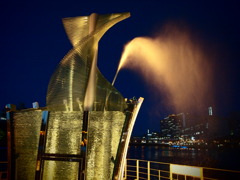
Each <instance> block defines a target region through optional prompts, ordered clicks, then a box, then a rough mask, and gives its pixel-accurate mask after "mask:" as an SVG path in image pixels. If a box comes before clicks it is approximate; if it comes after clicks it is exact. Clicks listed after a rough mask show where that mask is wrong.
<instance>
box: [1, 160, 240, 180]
mask: <svg viewBox="0 0 240 180" xmlns="http://www.w3.org/2000/svg"><path fill="white" fill-rule="evenodd" d="M4 164H5V166H6V165H7V162H5V161H4V162H0V165H1V166H2V165H4ZM124 168H125V171H124V177H123V179H125V180H169V179H170V180H235V179H236V180H237V179H240V171H234V170H225V169H216V168H207V167H197V166H186V165H179V164H170V163H164V162H156V161H146V160H139V159H126V161H125V166H124ZM1 170H2V169H1ZM198 170H199V172H198ZM6 179H7V171H0V180H6Z"/></svg>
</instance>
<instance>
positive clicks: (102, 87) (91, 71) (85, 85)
mask: <svg viewBox="0 0 240 180" xmlns="http://www.w3.org/2000/svg"><path fill="white" fill-rule="evenodd" d="M129 16H130V14H129V13H118V14H108V15H97V14H95V13H94V14H91V15H90V16H81V17H74V18H65V19H63V24H64V27H65V30H66V32H67V35H68V38H69V39H70V41H71V43H72V45H73V49H71V50H70V51H69V52H68V54H67V55H66V56H65V57H64V58H63V59H62V61H61V62H60V63H59V65H58V67H57V69H56V71H55V72H54V74H53V75H52V77H51V80H50V82H49V85H48V92H47V107H48V109H49V110H61V111H79V110H96V111H98V110H109V111H115V110H118V111H121V110H123V109H124V108H125V106H126V103H125V101H124V98H123V97H122V95H121V94H120V93H119V91H117V90H116V89H115V88H114V87H113V86H112V85H111V84H110V83H109V82H108V81H107V80H106V79H105V78H104V77H103V75H102V74H101V73H100V71H99V70H98V68H97V67H96V64H97V50H98V42H99V40H100V39H101V37H102V36H103V35H104V33H105V32H106V31H107V30H108V29H109V28H111V27H112V26H113V25H114V24H116V23H117V22H119V21H121V20H123V19H126V18H127V17H129Z"/></svg>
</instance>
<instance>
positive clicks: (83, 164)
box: [7, 13, 143, 180]
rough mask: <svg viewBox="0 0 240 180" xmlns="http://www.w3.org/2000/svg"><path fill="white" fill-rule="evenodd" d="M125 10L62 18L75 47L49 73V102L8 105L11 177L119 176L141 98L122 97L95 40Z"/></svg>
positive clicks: (89, 178) (103, 179)
mask: <svg viewBox="0 0 240 180" xmlns="http://www.w3.org/2000/svg"><path fill="white" fill-rule="evenodd" d="M129 16H130V14H129V13H118V14H108V15H98V14H95V13H93V14H91V15H90V16H81V17H74V18H65V19H63V24H64V27H65V30H66V32H67V34H68V37H69V39H70V41H71V43H72V45H73V48H72V49H71V50H70V51H69V52H68V53H67V54H66V55H65V57H64V58H63V59H62V61H61V62H60V63H59V65H58V67H57V68H56V70H55V72H54V73H53V75H52V77H51V79H50V82H49V85H48V92H47V107H45V108H39V106H38V103H33V107H34V108H31V109H26V110H21V111H16V110H14V109H13V107H14V106H13V105H8V112H7V122H8V150H9V152H8V156H9V165H8V172H9V173H8V175H9V179H26V180H27V179H30V180H32V179H64V180H67V179H69V180H70V179H71V180H72V179H86V180H92V179H98V180H106V179H121V177H122V174H123V162H124V160H125V158H126V154H127V148H128V143H129V140H130V136H131V133H132V129H133V125H134V123H135V120H136V116H137V114H138V111H139V109H140V106H141V104H142V102H143V98H139V99H138V100H137V99H135V98H133V99H130V100H125V98H124V97H123V96H122V95H121V93H120V92H119V91H118V90H117V89H116V88H114V87H113V86H112V85H111V83H110V82H108V81H107V80H106V79H105V78H104V77H103V75H102V74H101V73H100V71H99V70H98V68H97V51H98V42H99V40H100V39H101V37H102V36H103V35H104V33H105V32H106V31H107V30H108V29H109V28H111V27H112V26H113V25H114V24H116V23H118V22H119V21H121V20H123V19H126V18H127V17H129Z"/></svg>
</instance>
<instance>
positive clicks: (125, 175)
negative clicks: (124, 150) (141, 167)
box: [124, 159, 127, 179]
mask: <svg viewBox="0 0 240 180" xmlns="http://www.w3.org/2000/svg"><path fill="white" fill-rule="evenodd" d="M124 165H125V166H124V179H127V159H125V161H124Z"/></svg>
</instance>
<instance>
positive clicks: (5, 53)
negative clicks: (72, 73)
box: [0, 0, 240, 135]
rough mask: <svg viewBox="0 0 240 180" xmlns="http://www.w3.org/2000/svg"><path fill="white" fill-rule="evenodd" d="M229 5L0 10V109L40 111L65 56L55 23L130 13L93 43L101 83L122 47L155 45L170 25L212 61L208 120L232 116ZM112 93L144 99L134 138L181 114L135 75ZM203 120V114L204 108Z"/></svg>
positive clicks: (235, 57)
mask: <svg viewBox="0 0 240 180" xmlns="http://www.w3.org/2000/svg"><path fill="white" fill-rule="evenodd" d="M236 5H237V3H236V2H235V1H230V2H224V1H212V2H208V3H207V2H201V3H200V2H198V3H196V2H195V3H193V2H190V1H189V2H177V1H173V2H172V3H165V2H158V1H153V0H152V1H131V2H127V1H121V2H115V3H109V2H102V3H100V2H97V1H96V2H95V1H94V2H84V3H80V2H75V1H73V2H69V1H68V2H66V3H65V2H64V1H61V2H56V1H50V2H48V3H47V2H46V3H43V2H41V3H37V2H36V3H33V2H28V1H24V2H18V3H16V2H1V12H0V14H1V17H2V27H3V28H1V30H0V33H1V53H0V54H1V55H0V59H1V63H0V66H1V70H0V75H1V77H2V78H3V83H2V86H1V90H0V92H1V96H0V103H1V104H0V106H1V107H2V108H3V107H4V105H5V104H7V103H12V104H16V105H18V104H19V103H21V102H23V103H25V105H26V107H27V108H30V107H31V103H32V102H35V101H38V102H39V105H40V107H44V106H45V103H46V93H47V86H48V83H49V80H50V77H51V75H52V73H53V71H54V70H55V69H56V67H57V65H58V63H59V62H60V60H61V59H62V58H63V56H64V55H65V54H66V53H67V52H68V51H69V50H70V49H71V44H70V42H69V40H68V39H67V36H66V34H65V32H64V28H63V25H62V18H66V17H75V16H82V15H89V14H91V13H93V12H96V13H99V14H106V13H117V12H130V13H131V17H130V18H129V19H127V20H125V21H124V22H121V23H119V24H118V25H116V26H115V27H113V28H112V29H111V30H110V31H109V32H107V33H106V34H105V35H104V36H103V39H102V40H101V41H100V43H99V55H98V57H99V58H98V62H99V63H98V67H99V69H100V71H101V72H102V73H103V75H104V76H105V77H106V78H107V79H108V81H110V82H111V81H112V80H113V77H114V75H115V73H116V70H117V66H118V63H119V60H120V58H121V54H122V52H123V48H124V45H126V44H127V43H128V42H129V41H131V40H132V39H134V38H136V37H154V35H155V34H156V32H159V31H161V29H162V28H163V27H164V26H165V24H167V23H169V22H171V23H176V24H178V25H179V24H180V25H184V26H186V27H187V28H188V29H190V31H191V32H193V34H194V35H195V36H196V37H197V38H198V39H200V40H201V43H202V44H203V45H204V48H206V49H208V52H211V53H212V54H211V56H213V57H214V59H213V61H212V64H214V66H213V68H214V77H213V81H212V84H213V86H214V92H215V93H214V96H215V98H216V104H214V105H213V104H209V106H213V113H214V114H215V115H216V114H219V115H225V114H226V113H228V112H230V111H239V109H240V101H239V94H238V93H239V80H238V76H239V72H238V67H239V57H240V55H239V52H238V48H237V47H238V44H239V42H240V35H239V34H238V32H239V30H240V25H239V23H238V18H239V17H240V13H239V12H238V11H237V10H238V9H237V6H236ZM106 64H107V65H106ZM176 73H177V72H176ZM183 82H184V81H183ZM115 87H116V88H117V89H118V90H119V91H120V92H121V93H122V95H123V96H124V97H126V98H132V97H133V96H136V97H137V98H138V97H144V98H145V100H144V103H143V105H142V108H141V110H140V113H139V115H138V118H137V121H136V125H135V128H134V134H136V135H137V134H142V132H146V129H148V128H149V129H153V131H157V130H158V129H159V127H156V123H158V122H159V120H160V119H161V118H163V117H166V116H167V115H168V114H170V113H180V112H173V110H172V109H171V107H168V106H167V104H168V103H167V102H164V98H163V96H164V94H162V92H160V93H156V94H158V95H157V96H156V95H153V93H152V89H151V88H150V87H149V85H148V83H147V82H146V81H145V80H144V79H143V77H142V76H141V75H140V74H139V73H137V72H135V71H131V70H126V69H123V70H121V71H120V72H119V74H118V77H117V80H116V83H115ZM150 89H151V90H150ZM206 100H207V99H206ZM159 102H160V103H159ZM159 104H160V105H159ZM193 111H194V108H193ZM205 112H206V114H207V113H208V106H206V111H205ZM143 124H144V125H143Z"/></svg>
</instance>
